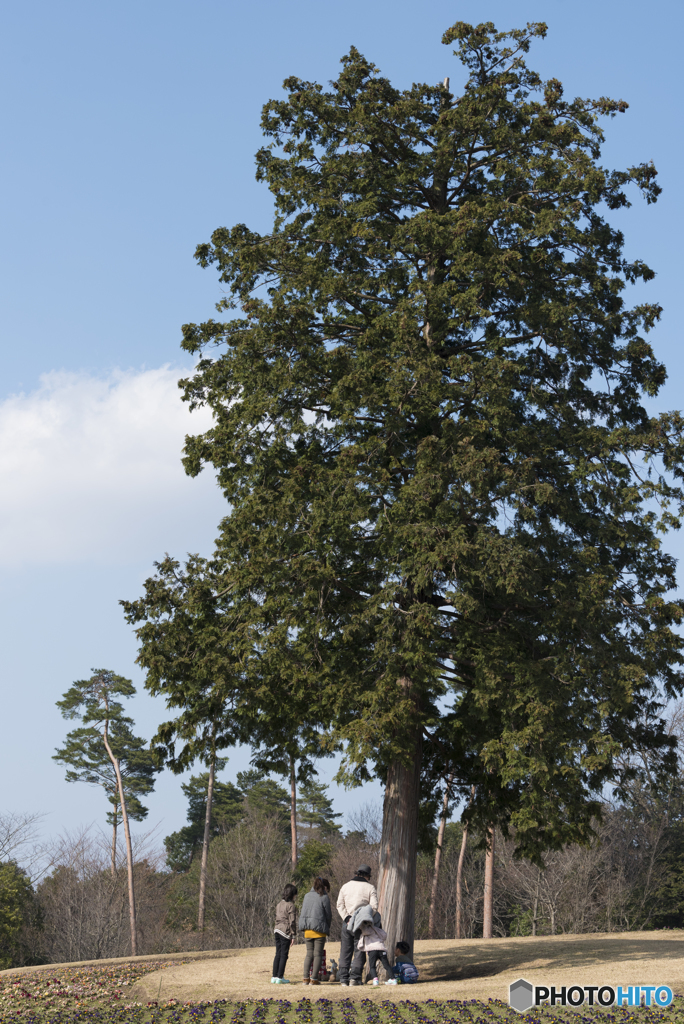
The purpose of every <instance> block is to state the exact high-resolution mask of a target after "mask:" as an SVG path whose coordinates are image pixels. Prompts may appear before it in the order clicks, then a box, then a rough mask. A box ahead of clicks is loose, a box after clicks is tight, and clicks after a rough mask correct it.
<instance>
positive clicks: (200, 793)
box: [164, 761, 244, 871]
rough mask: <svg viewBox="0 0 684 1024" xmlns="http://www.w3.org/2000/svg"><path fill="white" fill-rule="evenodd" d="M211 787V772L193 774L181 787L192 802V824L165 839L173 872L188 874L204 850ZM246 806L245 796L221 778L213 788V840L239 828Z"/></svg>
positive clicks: (220, 763) (167, 856)
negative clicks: (208, 791) (208, 798)
mask: <svg viewBox="0 0 684 1024" xmlns="http://www.w3.org/2000/svg"><path fill="white" fill-rule="evenodd" d="M224 764H225V762H223V761H219V762H218V764H217V767H216V770H217V771H220V770H221V769H222V768H223V766H224ZM208 784H209V772H202V773H201V774H200V775H191V776H190V781H189V782H184V783H182V784H181V789H182V790H183V793H184V794H185V796H186V798H187V801H188V812H187V819H188V824H187V825H185V826H184V827H183V828H181V829H179V830H178V832H172V833H171V835H169V836H167V837H166V838H165V839H164V847H165V848H166V862H167V864H168V866H169V867H170V868H171V870H172V871H188V870H189V869H190V865H191V864H192V861H193V858H194V856H195V853H196V851H197V850H198V849H200V850H201V849H202V847H203V844H204V827H205V822H206V818H207V788H208ZM243 805H244V793H243V792H242V791H241V790H240V789H238V788H237V786H235V785H233V783H232V782H221V781H220V780H218V779H217V780H216V781H215V782H214V785H213V787H212V804H211V815H210V823H211V827H210V837H211V838H214V837H215V836H217V835H223V834H224V833H225V832H227V831H228V830H229V829H231V828H232V827H233V826H234V825H237V823H238V822H239V821H240V820H241V819H242V817H243V814H244V808H243Z"/></svg>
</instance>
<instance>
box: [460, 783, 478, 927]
mask: <svg viewBox="0 0 684 1024" xmlns="http://www.w3.org/2000/svg"><path fill="white" fill-rule="evenodd" d="M474 799H475V786H471V787H470V800H469V801H468V807H470V806H471V804H472V802H473V800H474ZM467 842H468V822H467V821H466V823H465V825H464V826H463V838H462V839H461V850H460V853H459V855H458V866H457V868H456V938H457V939H462V938H463V865H464V864H465V855H466V844H467Z"/></svg>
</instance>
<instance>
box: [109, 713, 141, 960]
mask: <svg viewBox="0 0 684 1024" xmlns="http://www.w3.org/2000/svg"><path fill="white" fill-rule="evenodd" d="M108 725H109V722H105V727H104V732H103V734H102V738H103V740H104V745H105V749H106V751H107V755H108V757H109V760H110V761H111V762H112V764H113V766H114V771H115V772H116V784H117V786H118V789H119V803H120V804H121V817H122V819H123V826H124V835H125V836H126V861H127V864H128V915H129V918H130V924H131V956H137V955H138V936H137V927H136V919H135V889H134V886H133V847H132V845H131V830H130V828H129V826H128V811H127V809H126V798H125V797H124V790H123V781H122V779H121V769H120V767H119V761H118V759H117V758H116V757H114V754H113V753H112V748H111V747H110V746H109V739H108V737H107V728H108Z"/></svg>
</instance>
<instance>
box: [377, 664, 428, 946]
mask: <svg viewBox="0 0 684 1024" xmlns="http://www.w3.org/2000/svg"><path fill="white" fill-rule="evenodd" d="M399 682H400V685H401V686H403V687H405V688H406V689H408V686H409V682H408V680H404V679H402V680H400V681H399ZM421 756H422V731H420V730H417V731H416V733H415V737H414V747H413V764H409V765H406V764H404V763H403V762H402V761H393V762H392V763H391V764H390V767H389V771H388V773H387V785H386V787H385V799H384V802H383V809H382V841H381V843H380V858H379V860H380V872H379V877H378V900H379V903H380V906H381V907H382V918H383V928H384V929H385V931H386V932H387V942H386V945H387V955H388V957H389V959H390V961H392V959H393V958H394V949H395V947H396V944H397V942H400V941H402V940H403V941H404V942H408V943H409V945H411V946H412V945H413V932H414V927H415V919H416V855H417V850H418V800H419V797H420V763H421Z"/></svg>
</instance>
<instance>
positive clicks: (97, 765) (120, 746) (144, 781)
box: [52, 715, 159, 875]
mask: <svg viewBox="0 0 684 1024" xmlns="http://www.w3.org/2000/svg"><path fill="white" fill-rule="evenodd" d="M132 725H133V720H132V719H131V718H126V717H125V716H123V715H120V716H119V717H118V718H115V719H112V720H111V722H110V728H109V743H110V747H111V750H112V753H113V754H114V756H115V758H116V759H117V760H118V762H119V771H120V774H121V781H122V784H123V790H124V793H125V796H126V809H127V811H128V817H129V818H132V819H133V820H134V821H143V820H144V819H145V818H146V817H147V807H145V806H144V805H143V804H142V803H141V801H140V797H141V796H146V795H147V794H148V793H151V792H152V790H153V789H154V776H155V774H156V773H157V772H158V771H159V766H158V765H157V764H156V762H155V759H154V756H153V754H152V752H151V751H150V750H148V749H147V742H146V740H143V739H140V738H139V737H138V736H134V735H133V732H132V731H131V726H132ZM52 759H53V761H57V763H58V764H63V765H66V766H67V772H66V780H67V782H87V783H90V785H93V786H102V788H103V789H104V791H105V793H106V794H107V799H108V800H109V803H110V804H112V807H113V810H111V811H109V812H108V813H107V821H108V823H109V824H110V825H111V826H112V856H111V869H112V875H114V874H116V838H117V831H118V827H119V822H120V820H121V804H120V798H119V783H118V779H117V774H116V771H115V769H114V765H113V763H112V761H111V760H110V757H109V754H108V753H107V750H106V748H105V745H104V741H103V739H102V735H101V733H100V732H99V731H98V730H97V729H95V728H94V727H93V726H87V727H81V728H79V729H73V730H72V731H71V732H70V733H69V734H68V735H67V737H66V742H65V744H64V746H63V747H61V748H59V749H57V752H56V753H55V754H53V756H52Z"/></svg>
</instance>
